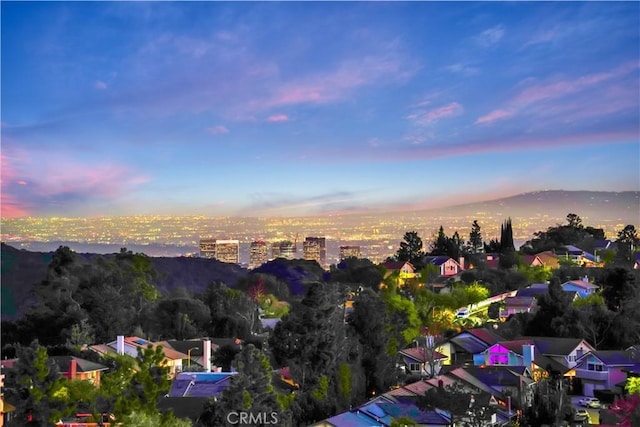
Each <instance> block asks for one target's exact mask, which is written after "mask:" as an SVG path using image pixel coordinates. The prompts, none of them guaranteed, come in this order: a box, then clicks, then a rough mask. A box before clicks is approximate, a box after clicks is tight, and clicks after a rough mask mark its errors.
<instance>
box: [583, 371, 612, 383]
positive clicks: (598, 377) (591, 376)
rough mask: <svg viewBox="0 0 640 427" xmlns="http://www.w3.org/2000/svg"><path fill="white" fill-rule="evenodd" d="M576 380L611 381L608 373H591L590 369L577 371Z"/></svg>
mask: <svg viewBox="0 0 640 427" xmlns="http://www.w3.org/2000/svg"><path fill="white" fill-rule="evenodd" d="M576 378H582V379H583V380H594V381H602V382H606V381H607V380H608V379H609V372H608V371H590V370H588V369H576Z"/></svg>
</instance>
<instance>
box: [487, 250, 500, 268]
mask: <svg viewBox="0 0 640 427" xmlns="http://www.w3.org/2000/svg"><path fill="white" fill-rule="evenodd" d="M484 265H485V266H486V267H487V268H490V269H492V270H495V269H497V268H498V267H499V266H500V254H497V253H488V254H485V256H484Z"/></svg>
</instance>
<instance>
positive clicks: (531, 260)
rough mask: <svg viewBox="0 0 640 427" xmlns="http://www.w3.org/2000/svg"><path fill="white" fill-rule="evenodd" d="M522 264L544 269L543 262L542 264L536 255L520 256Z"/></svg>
mask: <svg viewBox="0 0 640 427" xmlns="http://www.w3.org/2000/svg"><path fill="white" fill-rule="evenodd" d="M522 262H524V263H525V264H527V265H528V266H531V267H539V266H543V267H544V262H542V260H541V259H540V257H539V256H538V255H522Z"/></svg>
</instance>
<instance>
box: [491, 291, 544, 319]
mask: <svg viewBox="0 0 640 427" xmlns="http://www.w3.org/2000/svg"><path fill="white" fill-rule="evenodd" d="M535 309H536V299H535V297H532V296H526V297H525V296H517V295H516V296H515V297H507V298H505V299H504V309H503V310H501V311H500V317H501V318H507V317H509V316H511V315H514V314H518V313H531V312H533V311H535Z"/></svg>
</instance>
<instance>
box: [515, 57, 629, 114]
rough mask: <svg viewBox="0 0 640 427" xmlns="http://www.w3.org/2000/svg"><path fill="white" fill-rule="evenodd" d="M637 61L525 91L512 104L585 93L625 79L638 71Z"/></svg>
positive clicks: (520, 104) (518, 104) (524, 103)
mask: <svg viewBox="0 0 640 427" xmlns="http://www.w3.org/2000/svg"><path fill="white" fill-rule="evenodd" d="M638 67H639V64H638V62H637V61H634V62H630V63H627V64H623V65H621V66H619V67H617V68H615V69H613V70H611V71H608V72H603V73H594V74H588V75H586V76H583V77H580V78H578V79H575V80H562V81H558V82H554V83H549V84H546V85H537V86H532V87H529V88H527V89H525V90H523V91H522V92H521V93H520V94H519V95H518V96H516V97H515V99H514V100H513V101H512V103H513V104H514V105H516V106H522V105H528V104H532V103H535V102H538V101H543V100H546V99H552V98H560V97H563V96H566V95H569V94H573V93H576V92H580V91H583V90H585V89H587V88H589V87H591V86H594V85H597V84H599V83H602V82H606V81H610V80H613V79H617V78H620V77H623V76H625V75H627V74H629V73H631V72H634V71H636V70H637V69H638Z"/></svg>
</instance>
